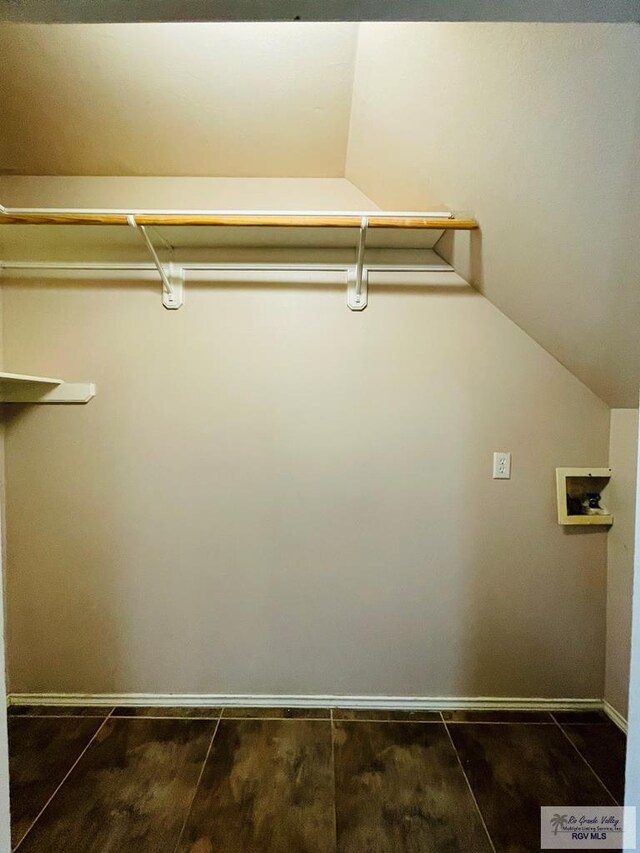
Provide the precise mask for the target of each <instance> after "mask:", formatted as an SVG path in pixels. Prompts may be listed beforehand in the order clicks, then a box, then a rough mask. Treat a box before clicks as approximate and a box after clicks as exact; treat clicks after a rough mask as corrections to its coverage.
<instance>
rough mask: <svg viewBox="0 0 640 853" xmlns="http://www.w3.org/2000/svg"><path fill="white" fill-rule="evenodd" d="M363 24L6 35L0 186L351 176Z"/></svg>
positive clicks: (0, 39)
mask: <svg viewBox="0 0 640 853" xmlns="http://www.w3.org/2000/svg"><path fill="white" fill-rule="evenodd" d="M356 36H357V24H293V23H291V24H287V23H285V24H258V25H256V24H124V25H81V26H73V27H68V26H63V25H61V26H12V25H9V24H5V25H4V26H2V27H0V57H1V58H2V60H1V62H2V71H1V86H0V115H1V116H2V121H1V122H0V173H3V174H31V175H59V174H63V175H194V176H197V175H207V176H233V177H250V176H264V177H269V176H288V177H297V176H307V177H340V176H343V175H344V163H345V157H346V147H347V137H348V131H349V116H350V110H351V93H352V85H353V68H354V58H355V48H356Z"/></svg>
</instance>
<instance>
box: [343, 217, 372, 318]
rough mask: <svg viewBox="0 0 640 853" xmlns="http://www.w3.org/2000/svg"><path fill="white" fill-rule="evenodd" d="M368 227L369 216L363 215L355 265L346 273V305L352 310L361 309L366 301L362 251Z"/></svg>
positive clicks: (367, 276) (366, 284) (366, 280)
mask: <svg viewBox="0 0 640 853" xmlns="http://www.w3.org/2000/svg"><path fill="white" fill-rule="evenodd" d="M368 228H369V217H368V216H363V217H362V219H361V221H360V235H359V237H358V253H357V256H356V265H355V268H354V270H353V273H352V272H351V270H349V273H348V275H347V306H348V307H349V308H350V309H351V310H352V311H363V310H364V309H365V308H366V307H367V302H368V283H369V281H368V279H369V275H368V272H367V270H366V269H365V268H364V252H365V248H366V243H367V229H368Z"/></svg>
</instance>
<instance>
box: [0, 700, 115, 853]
mask: <svg viewBox="0 0 640 853" xmlns="http://www.w3.org/2000/svg"><path fill="white" fill-rule="evenodd" d="M112 711H113V709H112ZM112 711H111V712H109V714H108V715H107V716H106V717H105V718H104V720H103V721H102V722H101V723H100V725H99V726H98V728H97V729H96V731H95V732H94V734H93V735H92V737H91V738H90V739H89V742H88V743H87V745H86V746H85V748H84V749H83V750H82V752H81V753H80V755H79V756H78V757H77V758H76V760H75V761H74V762H73V764H72V766H71V767H70V768H69V770H68V771H67V773H66V774H65V776H64V778H63V780H62V782H60V784H59V785H58V787H57V788H56V789H55V791H54V792H53V794H51V796H50V797H49V799H48V800H47V802H46V803H45V804H44V806H43V807H42V808H41V809H40V811H39V812H38V814H37V815H36V817H35V818H34V820H33V822H32V823H31V825H30V826H29V828H28V829H27V831H26V832H25V834H24V835H23V836H22V838H21V839H20V841H18V843H17V844H16V846H15V847H13V848H12V853H15V851H16V850H18V849H19V848H20V846H21V845H22V843H23V842H24V840H25V838H26V837H27V835H29V833H30V832H31V830H32V829H33V827H34V826H35V825H36V823H37V822H38V821H39V820H40V818H41V817H42V815H43V813H44V812H45V810H46V809H47V808H48V807H49V805H50V803H51V801H52V800H53V798H54V797H55V796H56V794H57V793H58V791H59V790H60V788H62V786H63V785H64V783H65V782H66V781H67V779H68V778H69V776H70V775H71V774H72V773H73V771H74V770H75V768H76V767H77V765H78V764H79V762H80V761H81V759H82V757H83V756H84V754H85V753H86V752H87V750H88V749H89V747H90V746H91V744H92V743H93V742H94V740H95V739H96V738H97V737H98V735H99V734H100V732H101V731H102V729H103V728H104V727H105V725H106V724H107V721H108V720H109V718H110V717H111V713H112ZM85 719H86V718H85Z"/></svg>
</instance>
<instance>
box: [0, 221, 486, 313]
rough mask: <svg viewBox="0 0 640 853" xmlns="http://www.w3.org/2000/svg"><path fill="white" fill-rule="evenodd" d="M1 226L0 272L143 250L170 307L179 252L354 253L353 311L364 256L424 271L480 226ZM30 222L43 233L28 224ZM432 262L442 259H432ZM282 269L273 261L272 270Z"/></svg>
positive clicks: (363, 284) (349, 277)
mask: <svg viewBox="0 0 640 853" xmlns="http://www.w3.org/2000/svg"><path fill="white" fill-rule="evenodd" d="M0 225H4V226H13V227H5V228H0V239H1V240H2V246H1V252H0V257H1V258H2V260H1V261H0V269H1V270H2V271H3V274H4V271H5V270H7V269H11V268H12V265H14V266H15V264H16V263H17V264H18V265H22V268H25V265H27V264H28V263H29V262H32V263H34V264H35V265H36V267H35V268H37V267H38V264H40V268H41V269H42V268H43V265H46V263H47V262H52V261H54V260H57V259H60V260H63V261H67V260H69V258H68V257H63V258H61V257H60V253H61V252H62V253H65V254H67V255H68V254H70V253H73V256H75V257H74V259H75V258H78V261H80V258H79V256H80V257H82V256H83V255H84V256H85V257H87V255H89V253H91V254H94V253H97V254H98V255H99V256H101V257H104V256H105V254H107V253H109V255H111V257H114V256H115V257H118V258H123V257H126V258H127V260H131V253H132V252H134V253H135V255H134V257H136V258H137V257H139V253H140V252H142V251H145V252H146V254H147V256H148V257H150V259H151V260H152V262H153V265H154V266H155V267H156V270H157V272H158V277H159V279H160V281H161V283H162V304H163V305H164V307H165V308H169V309H177V308H180V307H181V306H182V305H183V300H184V277H185V276H184V272H185V269H186V268H187V265H188V264H185V263H184V255H185V253H187V252H191V251H192V250H198V251H199V252H200V253H202V252H205V251H206V252H209V253H214V252H217V251H220V250H222V249H229V248H234V249H238V250H247V249H249V250H251V251H256V250H258V249H262V248H267V247H268V248H270V249H274V250H275V251H276V252H280V254H281V256H282V252H283V251H284V250H286V251H289V252H290V251H291V250H294V249H296V248H299V249H305V250H309V249H310V248H314V249H317V250H322V249H325V248H326V249H328V248H331V250H332V251H334V250H335V249H336V248H342V247H344V248H345V249H346V248H349V249H351V250H353V249H355V255H354V256H353V261H351V262H350V263H348V264H347V268H346V269H345V273H344V278H343V281H344V283H345V285H346V290H347V294H346V295H347V300H346V302H347V307H348V308H349V309H350V310H352V311H362V310H364V309H365V308H366V307H367V303H368V295H367V290H368V276H369V273H370V272H371V271H372V268H371V265H370V264H367V258H366V253H367V252H368V251H369V250H375V251H377V250H378V249H383V248H384V249H387V248H389V249H402V250H403V251H404V250H416V251H417V250H419V251H422V252H423V258H422V260H421V261H418V263H417V264H416V263H415V262H413V263H411V262H410V263H407V261H406V260H405V261H404V262H403V263H401V264H397V263H394V264H393V265H392V266H393V267H394V268H395V269H400V271H403V270H404V271H409V272H412V273H413V272H416V271H419V272H427V273H429V272H432V261H431V257H430V256H431V255H434V254H436V253H434V252H433V251H432V250H433V249H434V247H435V245H436V243H437V242H438V240H439V239H440V238H441V237H442V235H443V234H444V233H445V232H448V231H462V232H470V231H473V230H475V229H477V228H478V223H477V222H476V221H475V219H470V218H464V217H459V218H457V217H455V216H454V215H453V214H452V213H451V211H448V210H442V209H440V210H422V211H406V210H405V211H399V210H395V211H383V210H369V211H353V210H328V211H318V210H304V211H300V210H298V211H296V210H149V209H144V210H143V209H138V210H125V209H97V208H43V207H38V208H36V207H31V208H26V207H23V208H18V207H4V206H2V205H0ZM32 225H33V226H44V227H42V228H31V227H30V226H32ZM47 226H49V227H47ZM68 226H73V227H68ZM75 226H78V228H75ZM86 226H90V227H86ZM101 226H106V227H101ZM112 226H123V227H120V228H118V227H112ZM147 229H149V230H148V231H147ZM426 252H429V256H427V255H426ZM179 255H180V256H179ZM200 256H201V255H200ZM370 257H371V255H370V254H369V258H370ZM98 260H99V259H98V257H95V256H94V257H91V256H89V257H87V261H88V263H89V265H90V264H91V262H92V261H93V262H94V263H96V262H98ZM78 261H76V262H78ZM188 261H191V258H188ZM41 262H42V263H41ZM438 262H440V264H441V265H443V264H444V263H445V262H443V261H442V258H440V257H439V256H438ZM385 263H388V262H385ZM89 265H88V266H87V269H89V268H90V266H89ZM253 266H254V265H252V264H248V265H247V264H246V263H244V264H243V263H242V262H240V263H239V264H236V265H235V269H234V274H239V273H241V272H242V271H244V272H246V273H248V276H249V280H255V277H254V271H253ZM286 266H287V264H282V263H281V262H280V263H279V262H278V259H277V258H275V263H274V264H273V268H274V269H284V267H286ZM447 266H448V265H447ZM93 268H95V266H94V267H93ZM449 269H450V270H451V268H450V267H449Z"/></svg>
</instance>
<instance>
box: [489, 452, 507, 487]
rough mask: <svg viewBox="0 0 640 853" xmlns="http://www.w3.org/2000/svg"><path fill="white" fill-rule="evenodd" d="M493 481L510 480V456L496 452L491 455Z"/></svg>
mask: <svg viewBox="0 0 640 853" xmlns="http://www.w3.org/2000/svg"><path fill="white" fill-rule="evenodd" d="M493 479H494V480H510V479H511V454H510V453H505V452H504V451H501V450H497V451H496V452H495V453H494V454H493Z"/></svg>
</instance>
